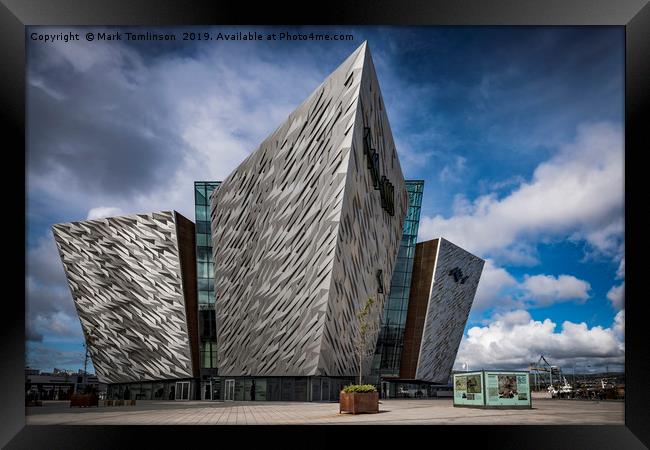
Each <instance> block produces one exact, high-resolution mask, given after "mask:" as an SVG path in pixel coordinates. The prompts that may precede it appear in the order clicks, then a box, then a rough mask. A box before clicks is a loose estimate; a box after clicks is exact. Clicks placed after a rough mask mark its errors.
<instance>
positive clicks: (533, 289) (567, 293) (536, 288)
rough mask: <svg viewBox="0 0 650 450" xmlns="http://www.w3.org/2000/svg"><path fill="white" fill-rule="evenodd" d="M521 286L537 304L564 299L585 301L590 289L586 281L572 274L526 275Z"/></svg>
mask: <svg viewBox="0 0 650 450" xmlns="http://www.w3.org/2000/svg"><path fill="white" fill-rule="evenodd" d="M521 287H522V288H523V289H524V290H525V291H526V292H527V294H528V296H529V297H530V298H532V299H533V300H534V301H535V302H536V303H537V304H539V305H545V304H551V303H555V302H561V301H566V300H582V301H585V300H587V299H588V298H589V290H590V289H591V285H590V284H589V283H588V282H586V281H584V280H580V279H578V278H576V277H574V276H572V275H559V276H557V277H554V276H553V275H533V276H530V275H526V276H525V277H524V281H523V282H522V283H521Z"/></svg>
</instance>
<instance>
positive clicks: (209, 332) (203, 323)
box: [199, 309, 217, 341]
mask: <svg viewBox="0 0 650 450" xmlns="http://www.w3.org/2000/svg"><path fill="white" fill-rule="evenodd" d="M199 324H200V327H199V329H200V330H201V340H202V341H214V340H216V339H217V324H216V318H215V314H214V310H213V309H204V310H201V311H199Z"/></svg>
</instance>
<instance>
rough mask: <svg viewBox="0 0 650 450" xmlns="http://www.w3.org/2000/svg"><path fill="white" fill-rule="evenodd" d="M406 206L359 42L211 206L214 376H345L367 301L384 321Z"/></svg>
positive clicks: (351, 369)
mask: <svg viewBox="0 0 650 450" xmlns="http://www.w3.org/2000/svg"><path fill="white" fill-rule="evenodd" d="M407 206H408V195H407V191H406V187H405V183H404V177H403V175H402V170H401V167H400V163H399V159H398V156H397V152H396V150H395V144H394V142H393V137H392V134H391V130H390V125H389V123H388V118H387V116H386V111H385V108H384V105H383V100H382V97H381V92H380V89H379V84H378V81H377V76H376V74H375V70H374V66H373V63H372V58H371V56H370V53H369V50H368V47H367V45H366V44H365V43H364V44H363V45H361V46H360V47H359V48H358V49H357V50H356V51H355V52H354V53H353V54H352V55H351V56H350V57H349V58H348V59H347V60H346V61H345V62H344V63H343V64H341V66H339V67H338V68H337V69H336V70H335V71H334V72H333V73H332V74H331V75H330V76H329V77H328V78H327V79H326V80H325V81H324V82H323V83H322V84H321V85H320V86H318V87H317V88H316V90H315V91H314V92H313V93H312V94H311V95H310V96H309V97H308V98H307V100H305V101H304V102H303V103H302V104H301V105H300V106H299V107H298V108H297V109H296V110H295V111H294V112H292V113H291V114H290V115H289V117H288V119H287V120H286V122H285V123H284V124H282V125H280V127H278V128H277V129H276V130H275V131H274V132H273V133H272V134H271V135H270V136H269V137H267V138H266V139H265V140H264V142H262V144H261V145H260V146H259V148H257V149H256V150H255V151H254V152H253V153H252V154H251V155H250V156H249V157H248V158H246V159H245V160H244V161H243V162H242V163H241V164H240V166H239V167H237V169H235V171H234V172H233V173H232V174H230V175H229V176H228V177H227V178H226V179H225V180H224V181H223V182H222V184H221V186H220V187H219V189H218V190H217V191H215V193H214V195H213V196H212V208H211V219H212V246H213V259H214V264H215V277H214V279H215V284H216V286H217V289H216V305H217V308H216V317H217V342H218V346H219V350H218V357H217V360H218V371H219V374H220V375H222V376H242V375H243V376H246V375H250V376H302V377H309V376H329V377H341V376H354V375H355V373H357V372H358V363H357V362H356V358H355V351H354V344H355V340H356V339H357V337H358V331H357V326H356V324H357V323H358V319H357V317H356V311H357V310H358V309H359V308H360V307H361V305H362V304H363V303H364V302H365V301H366V299H368V298H369V297H372V298H373V299H375V300H376V307H375V308H374V309H373V317H372V319H373V320H374V321H375V322H376V323H377V324H378V323H379V321H380V319H381V316H380V315H381V312H382V310H383V305H384V300H385V299H384V296H385V295H386V294H387V292H388V287H389V286H390V280H391V276H392V273H393V269H394V266H395V260H396V256H397V252H398V250H399V245H400V239H401V235H402V226H403V222H404V217H405V214H406V209H407ZM373 341H374V340H373ZM372 346H374V342H373V343H372ZM369 368H370V364H369V361H366V364H365V367H364V369H365V370H366V371H368V370H369Z"/></svg>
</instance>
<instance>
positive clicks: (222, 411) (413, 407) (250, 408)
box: [26, 399, 624, 425]
mask: <svg viewBox="0 0 650 450" xmlns="http://www.w3.org/2000/svg"><path fill="white" fill-rule="evenodd" d="M68 405H69V403H68V402H44V406H41V407H29V408H26V410H27V411H26V414H27V417H26V422H27V424H28V425H286V424H295V425H301V424H305V425H306V424H310V425H314V424H337V425H339V424H368V425H373V424H378V425H386V424H391V425H392V424H394V425H401V424H405V425H406V424H419V425H422V424H429V425H436V424H444V425H456V424H457V425H468V424H473V425H492V424H494V425H622V424H624V403H623V402H622V401H582V400H557V399H538V400H533V408H532V409H523V410H521V409H520V410H494V409H492V410H488V409H474V408H454V407H453V406H452V402H451V399H435V400H382V401H381V404H380V405H379V409H380V413H379V414H359V415H351V414H339V404H338V403H297V402H199V401H189V402H173V401H143V400H139V401H138V404H137V405H136V406H110V407H104V406H100V407H91V408H76V407H75V408H70V407H69V406H68Z"/></svg>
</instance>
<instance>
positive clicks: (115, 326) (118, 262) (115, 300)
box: [52, 212, 196, 383]
mask: <svg viewBox="0 0 650 450" xmlns="http://www.w3.org/2000/svg"><path fill="white" fill-rule="evenodd" d="M178 216H179V215H177V213H176V212H160V213H152V214H138V215H133V216H125V217H111V218H104V219H97V220H86V221H81V222H72V223H62V224H56V225H53V226H52V230H53V233H54V238H55V241H56V244H57V247H58V249H59V254H60V256H61V261H62V262H63V267H64V269H65V273H66V276H67V279H68V283H69V286H70V290H71V292H72V297H73V299H74V303H75V307H76V309H77V313H78V315H79V320H80V321H81V327H82V329H83V332H84V337H85V339H86V343H87V345H88V348H89V352H90V355H91V357H92V361H93V365H94V366H95V370H96V373H97V376H98V378H99V381H100V382H103V383H124V382H132V381H140V380H158V379H172V378H191V377H192V376H193V369H192V368H193V361H192V351H191V342H190V337H189V330H188V317H187V309H186V307H187V306H189V305H186V301H185V295H184V294H185V292H184V289H185V288H186V286H184V282H183V274H182V270H183V268H182V267H181V263H182V261H181V257H180V254H179V251H180V249H179V237H178V226H177V225H178V224H177V222H178V220H179V217H178ZM181 220H185V221H187V219H185V218H182V216H181ZM188 222H189V221H188ZM190 223H191V222H190ZM192 232H193V228H192ZM192 264H194V262H193V261H192ZM194 273H195V272H194ZM195 282H196V281H194V283H195ZM194 292H195V291H194ZM195 306H196V305H194V307H195ZM194 319H196V317H194Z"/></svg>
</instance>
